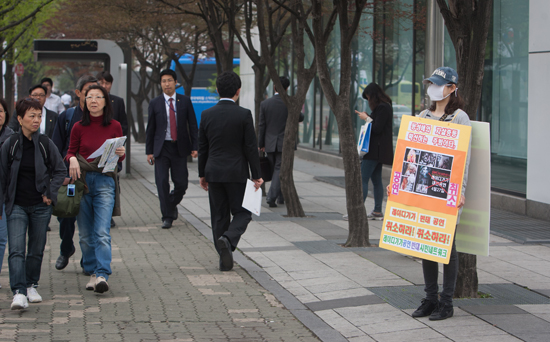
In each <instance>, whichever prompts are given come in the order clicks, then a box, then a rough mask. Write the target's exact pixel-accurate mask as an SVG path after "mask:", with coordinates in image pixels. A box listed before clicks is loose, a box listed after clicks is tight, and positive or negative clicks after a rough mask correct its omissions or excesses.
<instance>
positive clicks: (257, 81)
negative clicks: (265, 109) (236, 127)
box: [252, 64, 266, 136]
mask: <svg viewBox="0 0 550 342" xmlns="http://www.w3.org/2000/svg"><path fill="white" fill-rule="evenodd" d="M252 69H254V128H255V131H256V136H258V132H259V125H260V104H261V103H262V101H263V100H264V92H265V88H266V87H265V86H264V84H265V65H257V64H254V66H253V67H252Z"/></svg>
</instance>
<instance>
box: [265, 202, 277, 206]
mask: <svg viewBox="0 0 550 342" xmlns="http://www.w3.org/2000/svg"><path fill="white" fill-rule="evenodd" d="M267 204H269V207H270V208H277V204H276V203H275V201H267Z"/></svg>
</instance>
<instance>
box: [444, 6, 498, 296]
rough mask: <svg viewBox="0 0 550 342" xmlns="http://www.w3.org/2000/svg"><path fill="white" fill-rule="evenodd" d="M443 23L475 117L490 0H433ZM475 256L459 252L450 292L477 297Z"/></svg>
mask: <svg viewBox="0 0 550 342" xmlns="http://www.w3.org/2000/svg"><path fill="white" fill-rule="evenodd" d="M437 3H438V5H439V9H440V11H441V15H442V16H443V18H444V19H445V26H446V27H447V31H448V32H449V36H450V37H451V40H452V41H453V45H454V47H455V51H456V62H457V73H458V89H459V91H460V92H461V95H462V97H463V98H464V102H465V106H464V108H463V109H464V111H465V112H466V113H468V115H469V116H470V119H472V120H474V119H475V118H476V117H477V109H478V107H479V100H480V98H481V89H482V85H483V71H484V70H483V66H484V62H485V47H486V45H487V36H488V34H489V23H490V21H491V20H490V19H491V11H492V5H493V1H489V0H487V1H485V0H478V1H474V0H472V1H463V0H448V4H447V1H446V0H437ZM476 261H477V260H476V256H475V255H470V254H463V253H459V270H458V278H457V282H456V290H455V294H454V296H455V297H457V298H463V297H471V298H476V297H477V289H478V278H477V268H476Z"/></svg>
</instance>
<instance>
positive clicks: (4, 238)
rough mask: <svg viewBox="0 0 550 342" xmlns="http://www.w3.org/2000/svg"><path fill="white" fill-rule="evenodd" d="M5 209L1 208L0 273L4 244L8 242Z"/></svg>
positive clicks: (4, 250) (4, 249)
mask: <svg viewBox="0 0 550 342" xmlns="http://www.w3.org/2000/svg"><path fill="white" fill-rule="evenodd" d="M5 209H6V207H5V206H4V207H2V219H1V220H0V272H1V271H2V265H3V264H4V253H5V252H6V243H7V242H8V225H7V218H6V210H5Z"/></svg>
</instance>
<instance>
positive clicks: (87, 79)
mask: <svg viewBox="0 0 550 342" xmlns="http://www.w3.org/2000/svg"><path fill="white" fill-rule="evenodd" d="M87 83H96V84H97V78H95V77H94V76H92V75H82V76H80V78H79V79H78V81H76V89H78V90H80V91H82V89H84V86H85V85H86V84H87Z"/></svg>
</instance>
